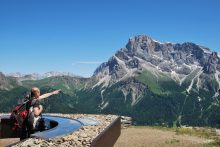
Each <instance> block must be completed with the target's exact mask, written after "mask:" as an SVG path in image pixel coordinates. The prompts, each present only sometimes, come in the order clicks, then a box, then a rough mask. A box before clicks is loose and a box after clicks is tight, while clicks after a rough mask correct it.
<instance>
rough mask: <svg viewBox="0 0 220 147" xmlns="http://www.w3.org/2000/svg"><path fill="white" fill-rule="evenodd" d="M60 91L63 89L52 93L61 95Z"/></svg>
mask: <svg viewBox="0 0 220 147" xmlns="http://www.w3.org/2000/svg"><path fill="white" fill-rule="evenodd" d="M60 91H61V89H59V90H55V91H53V92H52V94H59V93H60Z"/></svg>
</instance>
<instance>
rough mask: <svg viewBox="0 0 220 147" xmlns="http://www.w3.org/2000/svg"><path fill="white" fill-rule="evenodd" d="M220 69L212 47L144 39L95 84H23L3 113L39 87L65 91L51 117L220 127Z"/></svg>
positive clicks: (58, 79)
mask: <svg viewBox="0 0 220 147" xmlns="http://www.w3.org/2000/svg"><path fill="white" fill-rule="evenodd" d="M219 63H220V61H219V54H218V53H217V52H213V51H211V50H210V49H209V48H207V47H203V46H200V45H197V44H194V43H190V42H186V43H182V44H179V43H161V42H159V41H156V40H154V39H152V38H150V37H148V36H145V35H139V36H135V37H131V38H130V39H129V41H128V43H127V45H126V46H125V47H124V48H121V49H120V50H118V51H117V52H116V53H115V55H113V56H112V57H111V58H110V59H109V60H108V61H107V62H105V63H103V64H101V65H100V66H99V67H98V68H97V69H96V70H95V72H94V74H93V76H92V77H91V78H81V77H73V76H70V75H68V74H67V75H63V76H60V74H56V73H53V74H46V75H47V76H45V77H44V76H42V77H41V78H39V79H37V80H36V79H32V80H30V79H29V80H26V79H22V80H20V81H19V80H18V81H19V84H18V85H17V87H16V88H14V89H12V90H9V91H8V93H7V92H5V93H3V94H2V95H1V96H3V95H4V97H11V99H10V101H9V100H8V101H7V104H6V103H4V105H3V106H4V109H3V110H4V111H7V110H9V109H8V107H9V105H12V102H14V101H13V100H14V99H13V97H12V96H11V95H9V94H11V93H17V94H18V93H21V94H22V93H25V91H27V90H28V89H29V88H30V87H31V86H38V87H40V88H41V89H42V91H43V92H47V91H50V90H51V89H58V88H59V89H62V90H63V93H62V94H61V95H59V96H55V97H54V99H53V100H51V99H48V100H45V102H44V104H45V108H46V109H45V111H46V112H62V113H75V112H77V113H107V114H109V113H111V114H120V115H128V116H131V117H133V120H134V122H135V123H136V124H142V125H143V124H147V125H163V126H176V125H194V126H207V125H208V126H214V127H220V117H219V114H220V103H219V101H220V95H219V91H220V90H219V89H220V80H219V78H220V75H219V73H220V65H219ZM53 75H55V76H53ZM22 77H24V76H22ZM27 79H28V78H27ZM1 96H0V103H1V104H3V101H1Z"/></svg>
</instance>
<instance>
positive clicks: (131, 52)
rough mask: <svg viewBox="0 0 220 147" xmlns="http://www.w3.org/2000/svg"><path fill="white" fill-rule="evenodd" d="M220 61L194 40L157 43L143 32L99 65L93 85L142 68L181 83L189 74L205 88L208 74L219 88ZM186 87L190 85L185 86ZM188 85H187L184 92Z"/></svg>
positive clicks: (136, 73)
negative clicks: (190, 41) (180, 42)
mask: <svg viewBox="0 0 220 147" xmlns="http://www.w3.org/2000/svg"><path fill="white" fill-rule="evenodd" d="M219 63H220V60H219V57H218V54H217V52H212V51H210V49H209V48H206V47H202V46H199V45H196V44H194V43H189V42H187V43H183V44H179V43H175V44H173V43H160V42H158V41H156V40H154V39H152V38H150V37H148V36H146V35H139V36H135V37H131V38H130V39H129V41H128V43H127V45H126V47H125V48H122V49H120V50H119V51H117V53H116V54H115V55H114V56H113V57H111V58H110V59H109V61H108V62H105V63H103V64H101V65H100V66H99V67H98V68H97V69H96V71H95V72H94V76H95V77H96V78H97V79H98V81H99V82H98V83H97V85H100V84H103V86H108V85H111V84H114V83H117V82H118V81H121V80H124V79H126V78H130V77H135V76H137V75H139V74H140V73H142V72H143V71H149V72H150V73H151V74H153V75H154V76H156V77H158V76H162V75H166V76H167V77H170V78H171V79H172V80H173V81H175V82H176V83H178V84H179V85H182V83H183V82H184V81H185V80H186V79H187V78H188V77H189V76H193V77H192V78H191V79H192V83H191V85H193V84H194V83H196V85H197V88H198V89H199V88H201V87H202V88H206V89H209V86H208V85H206V84H207V83H206V80H207V78H208V77H210V76H211V77H212V79H214V80H215V81H216V82H217V83H218V88H217V89H215V91H216V92H218V90H219V85H220V84H219V83H220V82H219V72H220V64H219ZM189 86H190V85H189ZM190 90H191V86H190V87H188V91H190Z"/></svg>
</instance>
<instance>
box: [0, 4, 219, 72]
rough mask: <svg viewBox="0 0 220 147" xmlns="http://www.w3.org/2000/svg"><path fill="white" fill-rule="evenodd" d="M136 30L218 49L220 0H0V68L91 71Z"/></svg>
mask: <svg viewBox="0 0 220 147" xmlns="http://www.w3.org/2000/svg"><path fill="white" fill-rule="evenodd" d="M139 34H146V35H149V36H151V37H152V38H154V39H156V40H159V41H161V42H179V43H182V42H186V41H190V42H194V43H197V44H201V45H204V46H207V47H209V48H210V49H211V50H213V51H220V1H219V0H108V1H107V0H1V1H0V55H1V56H0V71H2V72H4V73H10V72H22V73H32V72H38V73H44V72H47V71H52V70H53V71H65V72H72V73H75V74H78V75H82V76H90V75H92V73H93V71H94V70H95V69H96V67H97V66H98V65H99V64H100V63H101V62H104V61H107V60H108V59H109V58H110V57H111V56H112V55H113V54H114V53H115V52H116V51H117V50H118V49H120V48H121V47H124V46H125V45H126V43H127V41H128V38H129V37H131V36H134V35H139Z"/></svg>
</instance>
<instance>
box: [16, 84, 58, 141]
mask: <svg viewBox="0 0 220 147" xmlns="http://www.w3.org/2000/svg"><path fill="white" fill-rule="evenodd" d="M60 91H61V90H55V91H52V92H49V93H46V94H43V95H41V92H40V89H39V88H38V87H32V88H31V94H30V101H29V103H28V104H27V106H26V110H28V116H27V119H26V120H25V122H24V124H23V126H22V135H21V137H20V139H21V140H22V139H25V138H27V137H30V134H32V133H34V132H36V131H38V130H39V129H40V128H41V126H42V125H43V124H42V123H43V122H42V121H41V120H42V119H41V118H42V111H43V106H42V105H41V104H40V100H42V99H45V98H48V97H50V96H52V95H55V94H59V93H60Z"/></svg>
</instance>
